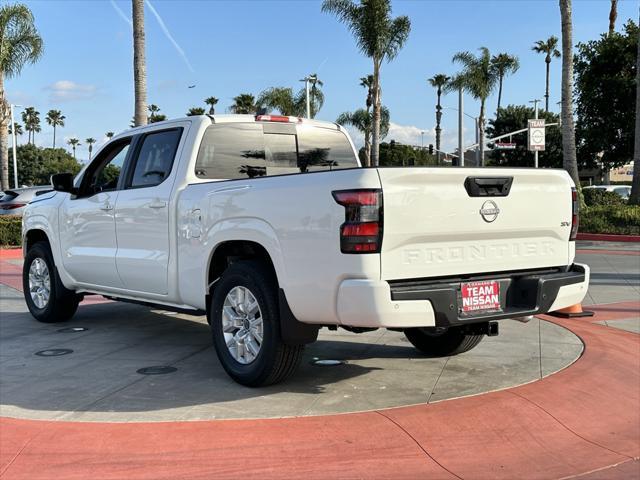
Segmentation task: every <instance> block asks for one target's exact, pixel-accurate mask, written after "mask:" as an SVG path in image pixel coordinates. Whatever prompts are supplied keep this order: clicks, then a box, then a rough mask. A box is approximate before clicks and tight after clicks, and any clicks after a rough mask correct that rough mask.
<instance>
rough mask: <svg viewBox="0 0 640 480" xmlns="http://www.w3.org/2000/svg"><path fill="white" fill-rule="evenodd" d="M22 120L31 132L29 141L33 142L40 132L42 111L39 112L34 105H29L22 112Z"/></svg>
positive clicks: (26, 128)
mask: <svg viewBox="0 0 640 480" xmlns="http://www.w3.org/2000/svg"><path fill="white" fill-rule="evenodd" d="M22 122H23V123H24V128H25V130H26V131H27V132H29V138H28V139H27V143H30V144H33V143H35V141H36V135H35V134H36V133H37V132H40V130H41V128H40V112H38V111H37V110H36V109H35V108H34V107H27V108H25V109H24V111H23V112H22Z"/></svg>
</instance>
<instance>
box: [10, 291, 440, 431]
mask: <svg viewBox="0 0 640 480" xmlns="http://www.w3.org/2000/svg"><path fill="white" fill-rule="evenodd" d="M11 304H13V305H16V304H17V302H11ZM13 310H15V311H13V312H11V311H5V312H3V313H2V322H1V325H2V328H1V329H0V373H1V375H0V403H1V404H2V405H3V406H13V407H17V409H19V411H21V412H24V411H32V412H33V411H35V412H40V413H38V414H37V415H36V418H66V417H69V415H71V416H72V418H79V419H82V418H83V415H82V413H83V412H84V413H86V414H87V418H88V419H90V418H91V415H90V414H91V413H96V412H108V413H109V414H112V413H117V412H122V413H127V412H129V413H136V412H147V413H148V412H165V413H163V414H166V412H167V411H173V412H174V413H175V412H176V411H178V412H179V416H180V415H183V414H184V413H185V411H187V410H189V411H193V410H194V409H195V410H196V414H195V416H196V417H197V416H198V412H199V411H200V414H201V416H203V417H207V418H209V417H211V416H213V417H215V418H242V417H273V416H290V415H302V414H306V413H309V412H313V411H314V408H319V409H320V410H322V408H325V407H326V406H327V405H329V406H328V407H326V408H328V409H329V410H331V409H332V408H334V407H335V404H342V403H345V402H348V401H349V400H348V399H349V398H350V396H351V393H353V392H352V391H353V390H358V389H364V390H366V389H367V388H373V389H378V388H382V389H384V388H386V387H384V386H381V387H379V386H378V384H380V382H381V379H384V378H389V377H394V376H397V375H398V374H402V373H400V372H401V370H402V363H401V362H406V361H407V359H411V358H415V359H418V358H420V359H422V361H430V360H431V359H425V358H424V357H421V356H420V355H419V354H418V353H417V352H416V351H415V350H414V349H413V348H412V347H411V346H410V344H408V343H406V342H405V341H403V340H402V338H403V337H402V338H401V334H398V333H396V334H394V335H393V338H389V339H386V338H385V336H386V335H387V333H386V332H384V331H383V332H380V333H367V334H364V335H355V334H349V333H347V332H341V333H339V334H333V333H332V334H329V335H327V334H324V333H323V334H322V335H321V338H320V339H319V341H318V342H316V343H315V344H312V345H309V346H308V347H307V349H306V352H305V355H304V357H303V359H302V362H301V365H300V367H299V369H298V371H297V372H296V374H295V375H294V376H293V377H292V378H290V379H289V380H288V381H286V382H284V383H281V384H278V385H273V386H269V387H265V388H258V389H252V388H247V387H243V386H241V385H238V384H236V383H235V382H233V381H232V380H231V379H230V378H229V377H228V376H227V374H226V373H225V372H224V370H223V369H222V367H221V365H220V363H219V361H218V359H217V356H216V354H215V351H214V349H213V347H212V345H211V343H212V342H211V338H210V330H209V326H208V325H207V323H206V320H205V319H204V317H191V316H186V315H174V314H169V313H168V312H161V311H152V310H149V309H147V308H145V307H140V306H136V305H130V304H124V303H117V302H110V303H103V304H86V305H81V307H80V308H79V310H78V313H77V314H76V316H75V317H74V318H73V319H72V320H71V321H69V322H66V323H63V324H50V325H46V324H40V323H38V322H36V321H35V320H33V319H32V318H31V316H30V315H29V314H28V312H25V311H24V310H23V309H19V308H15V309H13ZM70 327H84V328H87V329H88V330H86V331H73V330H72V331H69V328H70ZM61 330H62V331H61ZM324 331H326V330H324ZM387 340H388V341H390V342H391V344H385V342H386V341H387ZM52 349H69V350H72V351H73V352H72V353H69V354H66V355H61V356H53V357H42V356H38V355H35V353H36V352H39V351H43V350H52ZM318 359H331V360H339V361H340V362H341V363H339V364H338V365H335V366H319V365H317V364H316V363H315V361H316V360H318ZM432 361H433V362H438V363H440V362H442V359H433V360H432ZM389 362H392V363H394V365H389ZM149 366H172V367H175V368H176V369H177V370H176V371H174V372H172V373H169V374H166V375H141V374H140V373H138V372H137V370H139V369H140V368H144V367H149ZM427 370H429V369H427ZM430 372H431V371H430ZM440 372H441V368H439V369H435V370H433V372H432V373H428V374H429V375H431V374H433V375H434V378H436V376H437V375H438V374H439V373H440ZM404 374H405V375H408V376H409V378H411V377H412V376H413V375H415V374H411V373H409V372H405V373H404ZM425 375H427V374H425ZM369 376H372V378H371V382H369V381H368V380H367V378H368V377H369ZM407 381H409V380H407ZM383 383H384V382H383ZM420 395H421V396H420V398H422V397H423V395H424V393H423V392H422V393H421V394H420ZM317 397H322V398H320V399H319V398H317ZM325 397H326V398H325ZM318 403H319V404H320V405H319V406H318V405H317V404H318ZM314 405H316V407H314ZM331 405H333V406H331ZM354 406H355V404H354ZM390 406H391V405H390ZM364 407H366V405H364ZM335 409H336V411H342V410H345V409H347V410H348V408H347V407H346V406H339V405H338V406H337V407H335ZM353 409H354V408H353V406H352V407H351V408H350V410H353ZM362 409H365V408H362ZM192 413H193V412H192ZM158 415H159V416H162V415H161V414H160V413H158ZM10 416H11V415H10ZM78 416H79V417H78ZM172 419H173V418H172Z"/></svg>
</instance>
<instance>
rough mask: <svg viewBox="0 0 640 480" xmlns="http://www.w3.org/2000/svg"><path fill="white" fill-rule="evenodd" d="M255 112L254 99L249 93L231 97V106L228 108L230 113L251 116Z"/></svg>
mask: <svg viewBox="0 0 640 480" xmlns="http://www.w3.org/2000/svg"><path fill="white" fill-rule="evenodd" d="M256 110H257V108H256V99H255V97H254V96H253V95H251V94H250V93H241V94H240V95H238V96H237V97H233V104H232V105H231V106H230V107H229V111H230V112H231V113H239V114H253V113H256Z"/></svg>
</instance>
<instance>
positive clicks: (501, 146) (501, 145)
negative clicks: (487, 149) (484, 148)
mask: <svg viewBox="0 0 640 480" xmlns="http://www.w3.org/2000/svg"><path fill="white" fill-rule="evenodd" d="M493 148H495V149H496V150H515V149H516V144H515V143H512V142H496V143H495V144H494V146H493Z"/></svg>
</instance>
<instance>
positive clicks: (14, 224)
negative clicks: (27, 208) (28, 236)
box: [0, 215, 22, 246]
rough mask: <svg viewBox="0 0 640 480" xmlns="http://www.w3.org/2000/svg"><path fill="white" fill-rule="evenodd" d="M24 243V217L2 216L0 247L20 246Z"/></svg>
mask: <svg viewBox="0 0 640 480" xmlns="http://www.w3.org/2000/svg"><path fill="white" fill-rule="evenodd" d="M21 243H22V217H18V216H16V215H0V246H19V245H20V244H21Z"/></svg>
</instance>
